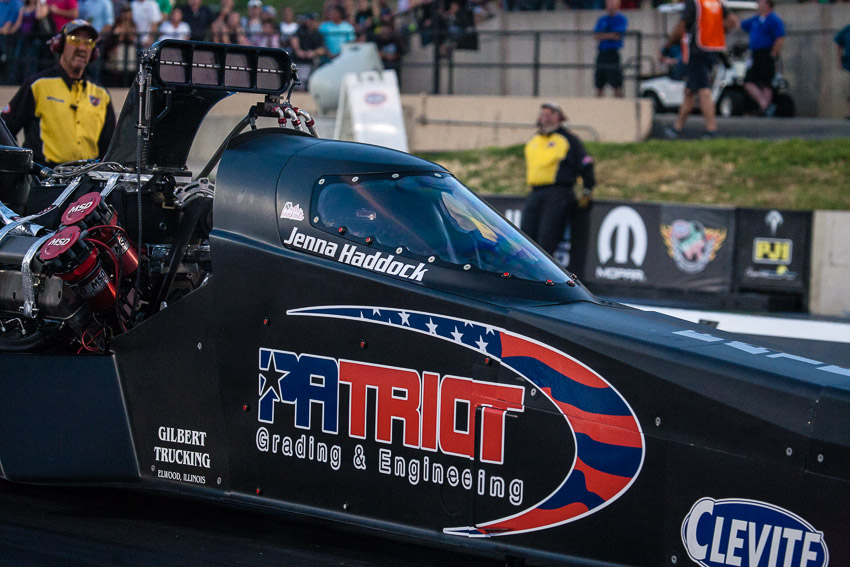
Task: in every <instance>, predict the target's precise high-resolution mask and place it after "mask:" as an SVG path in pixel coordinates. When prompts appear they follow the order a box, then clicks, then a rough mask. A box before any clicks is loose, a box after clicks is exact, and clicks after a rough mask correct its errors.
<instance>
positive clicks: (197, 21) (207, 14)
mask: <svg viewBox="0 0 850 567" xmlns="http://www.w3.org/2000/svg"><path fill="white" fill-rule="evenodd" d="M177 9H178V10H180V11H181V12H183V21H184V22H186V23H187V24H189V28H190V29H191V30H192V35H191V37H190V39H191V40H192V41H204V40H205V39H207V34H208V33H209V31H210V26H211V25H212V23H213V21H214V20H215V18H216V14H214V13H213V11H212V10H210V9H209V8H207V7H206V6H204V5H202V4H201V0H188V4H184V5H183V6H178V7H177Z"/></svg>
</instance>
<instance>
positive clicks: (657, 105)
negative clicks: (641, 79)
mask: <svg viewBox="0 0 850 567" xmlns="http://www.w3.org/2000/svg"><path fill="white" fill-rule="evenodd" d="M640 96H641V97H643V98H647V99H649V100H651V101H652V109H653V110H654V111H655V114H663V113H665V112H667V109H666V108H665V107H664V105H663V104H661V99H660V98H658V95H657V94H655V93H654V92H652V91H644V92H643V94H642V95H640Z"/></svg>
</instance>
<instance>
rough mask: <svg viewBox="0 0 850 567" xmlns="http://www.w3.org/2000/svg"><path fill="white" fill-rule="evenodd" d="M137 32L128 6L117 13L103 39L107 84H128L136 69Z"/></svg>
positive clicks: (121, 85)
mask: <svg viewBox="0 0 850 567" xmlns="http://www.w3.org/2000/svg"><path fill="white" fill-rule="evenodd" d="M137 42H138V34H137V32H136V23H135V22H134V21H133V11H132V9H131V8H130V6H124V7H123V8H121V10H120V11H119V13H118V18H117V19H116V20H115V25H114V26H113V27H112V31H111V32H110V33H108V34H107V35H106V37H105V38H104V40H103V50H104V52H105V55H106V61H105V63H104V69H105V74H106V83H107V85H108V86H120V87H125V86H128V85H129V84H130V83H131V82H132V80H133V77H134V76H135V74H136V71H137V70H138V69H137V68H136V43H137Z"/></svg>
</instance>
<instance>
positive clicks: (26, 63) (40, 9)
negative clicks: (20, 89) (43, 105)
mask: <svg viewBox="0 0 850 567" xmlns="http://www.w3.org/2000/svg"><path fill="white" fill-rule="evenodd" d="M52 26H53V21H52V20H51V19H50V14H49V12H48V10H47V6H46V5H45V4H43V3H41V2H40V1H39V0H26V2H25V3H24V5H23V6H21V9H20V10H19V11H18V18H17V19H16V20H15V23H14V24H13V30H12V31H13V33H14V34H15V38H16V40H15V48H14V52H13V56H12V59H13V61H14V62H15V64H13V65H10V66H9V71H10V73H9V76H8V77H7V78H8V81H9V83H10V84H18V83H20V82H21V81H22V80H23V79H24V78H26V77H29V76H30V75H32V74H33V73H35V72H36V70H37V69H38V64H39V59H40V56H41V53H42V51H43V50H44V42H45V39H46V37H45V36H47V37H49V36H50V35H51V34H50V33H49V31H50V29H52ZM45 31H47V32H48V33H45ZM21 71H23V73H21Z"/></svg>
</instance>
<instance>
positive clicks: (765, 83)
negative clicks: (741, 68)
mask: <svg viewBox="0 0 850 567" xmlns="http://www.w3.org/2000/svg"><path fill="white" fill-rule="evenodd" d="M775 74H776V60H775V59H774V58H773V57H771V55H770V49H757V50H755V51H753V65H752V67H750V68H749V69H748V70H747V76H746V77H745V78H744V81H745V82H747V83H755V84H756V85H758V86H760V87H769V86H770V85H771V83H773V76H774V75H775Z"/></svg>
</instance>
